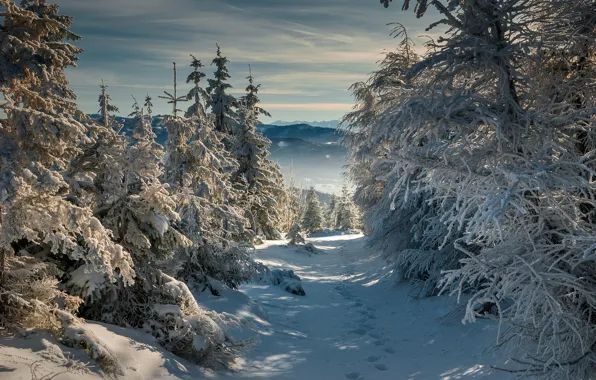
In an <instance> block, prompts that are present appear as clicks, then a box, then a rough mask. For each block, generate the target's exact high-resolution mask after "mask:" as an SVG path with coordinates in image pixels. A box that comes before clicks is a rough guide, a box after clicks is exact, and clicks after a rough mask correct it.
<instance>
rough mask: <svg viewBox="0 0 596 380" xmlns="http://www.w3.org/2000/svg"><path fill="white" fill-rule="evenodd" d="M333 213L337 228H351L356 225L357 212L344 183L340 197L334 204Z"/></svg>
mask: <svg viewBox="0 0 596 380" xmlns="http://www.w3.org/2000/svg"><path fill="white" fill-rule="evenodd" d="M333 215H334V216H335V217H334V219H335V229H337V230H351V229H355V228H357V227H358V214H357V211H356V207H355V205H354V203H353V202H352V196H351V194H350V192H349V191H348V187H347V186H346V185H344V186H343V187H342V190H341V197H340V198H339V201H338V202H337V203H336V204H335V206H334V211H333Z"/></svg>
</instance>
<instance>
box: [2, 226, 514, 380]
mask: <svg viewBox="0 0 596 380" xmlns="http://www.w3.org/2000/svg"><path fill="white" fill-rule="evenodd" d="M309 240H310V241H311V242H313V243H314V244H315V245H316V246H317V247H318V248H320V249H321V250H323V252H322V253H320V254H318V255H309V253H308V252H306V251H304V250H302V249H300V248H288V247H285V246H284V245H283V242H281V241H269V242H267V243H266V244H265V245H264V246H262V247H259V248H258V250H257V253H256V257H257V259H258V260H259V261H262V262H263V263H265V264H267V265H268V266H270V267H271V269H278V268H279V269H292V270H294V272H295V273H296V274H297V275H298V276H300V277H301V279H302V283H303V284H302V285H303V287H304V290H305V291H306V296H304V297H300V296H296V295H292V294H289V293H287V292H285V291H284V290H283V289H281V288H280V287H277V286H272V285H256V284H251V285H245V286H243V287H242V288H241V292H236V291H229V290H226V291H224V292H223V293H222V295H221V296H220V297H214V296H211V295H209V296H207V295H206V293H202V294H200V295H199V296H198V297H197V298H198V300H199V302H200V303H201V304H203V305H204V306H206V307H209V308H212V309H215V310H217V311H224V312H228V313H233V314H235V315H237V316H240V317H244V318H246V319H247V320H249V321H250V322H252V324H253V330H248V329H245V330H239V331H234V332H233V333H232V335H233V336H235V337H237V338H239V339H241V338H250V337H254V336H255V334H257V335H258V336H259V337H260V340H261V342H260V343H258V344H256V345H255V346H254V347H253V349H252V350H251V351H249V352H247V353H246V355H245V357H244V358H242V359H240V360H238V362H237V367H238V371H237V372H235V373H228V374H217V375H216V374H214V373H211V372H209V371H205V370H202V369H199V368H198V367H197V366H195V365H193V364H190V363H188V362H186V361H184V360H182V359H179V358H177V357H175V356H174V355H172V354H170V353H168V352H165V351H164V350H163V349H161V348H159V347H158V346H157V345H156V344H155V342H154V340H153V338H152V337H150V336H147V335H146V334H143V333H141V332H137V331H133V330H127V329H121V328H118V327H113V326H108V325H103V324H90V325H91V329H92V330H93V332H94V333H95V334H96V335H97V336H101V337H102V338H103V339H104V341H105V342H106V345H107V346H108V348H109V349H110V350H111V351H112V352H113V353H115V354H116V356H117V357H118V358H119V360H120V361H121V363H122V365H123V367H125V368H126V373H125V376H124V378H126V379H158V378H159V379H196V378H204V377H206V378H218V379H226V380H227V379H292V380H304V379H306V380H317V379H321V380H322V379H338V380H339V379H351V380H357V379H374V380H383V379H391V380H401V379H404V380H425V379H440V380H455V379H490V380H497V379H498V380H506V379H511V378H512V375H510V374H508V373H503V372H495V371H492V370H491V369H490V368H489V365H491V364H497V363H500V362H501V361H500V359H499V356H498V354H497V353H495V352H494V351H493V350H492V349H490V346H491V344H492V343H493V342H494V338H495V336H496V328H497V326H496V324H495V323H494V322H491V321H480V322H478V323H476V324H473V325H462V324H461V323H460V322H459V318H457V317H451V315H452V314H450V312H451V311H452V310H453V308H454V306H453V301H452V300H449V299H447V298H444V297H435V298H430V299H423V300H413V299H412V298H411V297H410V296H409V294H410V292H411V288H410V287H408V286H406V285H396V283H395V279H394V278H393V276H392V273H391V270H390V268H388V267H387V265H386V264H385V261H384V260H383V259H382V258H381V257H379V255H378V254H376V253H375V252H372V251H370V250H369V249H367V248H365V247H364V241H365V238H364V237H363V236H361V235H336V236H325V237H318V238H314V239H309ZM77 351H78V350H72V349H68V348H65V347H63V346H60V345H59V344H57V342H55V340H53V339H52V338H51V337H48V336H46V335H42V334H35V335H33V336H31V337H29V338H28V339H21V338H19V339H8V338H4V339H2V338H0V379H2V380H5V379H6V380H16V379H42V376H43V375H47V374H50V373H59V372H62V371H65V370H66V369H67V367H66V366H67V365H68V363H71V364H72V362H73V360H75V361H76V360H80V361H89V360H88V359H85V354H84V353H82V352H77ZM69 357H70V358H71V359H73V360H69ZM36 366H37V367H38V373H37V375H35V376H33V375H31V368H32V367H36ZM75 369H76V368H75ZM98 377H99V376H98V375H97V374H95V373H88V374H84V375H81V374H77V373H76V372H73V373H64V374H61V375H59V376H57V377H55V380H71V379H72V380H74V379H81V378H84V379H87V378H98Z"/></svg>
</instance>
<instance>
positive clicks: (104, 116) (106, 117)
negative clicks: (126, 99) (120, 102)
mask: <svg viewBox="0 0 596 380" xmlns="http://www.w3.org/2000/svg"><path fill="white" fill-rule="evenodd" d="M99 88H100V89H101V93H100V94H99V99H98V102H99V115H100V116H99V122H100V123H101V125H103V126H104V127H105V128H109V127H111V126H112V125H113V124H114V119H110V113H112V112H119V111H120V110H119V109H118V107H116V106H115V105H113V104H112V98H111V97H110V95H109V94H108V93H107V89H108V86H106V85H105V84H104V83H103V80H102V81H101V84H100V85H99ZM135 103H136V100H135Z"/></svg>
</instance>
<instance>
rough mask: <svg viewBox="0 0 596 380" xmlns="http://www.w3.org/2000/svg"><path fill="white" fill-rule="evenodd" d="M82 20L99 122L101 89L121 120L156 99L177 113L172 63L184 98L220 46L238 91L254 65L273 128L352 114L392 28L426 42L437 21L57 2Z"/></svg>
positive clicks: (288, 6)
mask: <svg viewBox="0 0 596 380" xmlns="http://www.w3.org/2000/svg"><path fill="white" fill-rule="evenodd" d="M56 2H57V3H58V5H60V9H61V12H62V13H63V14H66V15H69V16H73V17H74V25H73V26H72V28H71V29H72V31H74V32H75V33H77V34H79V35H81V36H82V37H83V40H82V41H78V42H76V45H77V46H79V47H81V48H83V49H84V52H83V54H82V55H81V57H80V62H79V65H78V67H77V68H75V69H72V70H68V73H67V74H68V78H69V80H70V83H71V87H72V88H73V89H74V90H75V91H76V93H77V95H78V102H79V105H80V107H81V108H82V109H83V110H84V111H86V112H88V113H95V112H97V109H98V108H99V107H98V105H97V97H98V94H99V87H98V86H99V84H100V82H101V80H102V79H103V81H104V82H105V83H106V84H107V85H108V91H109V92H110V94H111V97H112V99H113V100H114V103H115V105H116V106H118V107H119V108H120V114H122V115H124V114H128V113H129V111H130V110H131V109H132V102H133V100H132V98H131V95H134V96H135V97H136V98H137V99H139V100H142V99H143V98H144V97H145V95H146V94H149V95H151V96H152V97H153V100H154V101H153V103H154V104H155V109H156V112H155V113H167V112H169V111H170V109H171V107H170V106H169V105H167V104H166V102H165V101H163V100H162V99H157V97H158V96H159V95H163V91H164V90H168V91H171V89H172V67H173V65H172V62H174V61H175V62H176V63H177V66H178V79H179V80H178V82H179V88H180V91H179V92H180V93H183V94H185V93H186V91H188V89H189V88H190V87H189V85H187V84H186V83H184V82H185V79H186V76H187V75H188V73H189V71H190V68H189V64H190V54H194V55H195V56H196V57H197V58H198V59H200V60H201V61H202V62H203V64H205V65H206V66H207V67H205V68H204V70H205V73H206V74H207V75H208V77H210V76H212V74H213V71H214V68H213V66H210V63H211V60H212V59H213V57H214V56H215V51H216V43H218V44H219V45H220V47H221V50H222V53H223V55H225V56H226V57H227V58H228V59H229V60H230V65H229V69H230V73H231V75H232V79H231V84H232V85H233V86H234V90H233V91H232V92H233V93H235V94H236V95H240V94H241V93H242V92H243V91H244V88H245V87H246V79H245V78H246V76H248V70H249V69H248V66H249V64H250V65H251V68H252V74H253V76H254V77H255V80H256V82H257V83H260V84H261V85H262V87H261V91H260V97H261V100H262V102H263V107H264V108H265V109H266V110H268V111H269V112H270V113H271V114H272V118H271V119H267V118H265V119H264V120H263V121H265V122H268V121H272V120H284V121H293V120H306V121H316V120H334V119H339V118H340V117H341V116H342V115H344V114H345V113H346V112H348V111H350V109H351V107H352V105H353V101H352V96H351V93H350V91H349V90H348V88H349V87H350V85H351V84H352V83H354V82H358V81H364V80H366V79H367V78H368V74H369V73H370V72H371V71H373V70H374V69H375V68H376V62H378V61H379V60H380V59H381V58H382V57H383V56H382V53H383V52H384V51H390V50H393V49H394V47H395V46H396V41H395V40H393V38H392V37H391V36H390V32H391V29H392V28H391V26H388V25H387V24H388V23H391V22H400V23H402V24H404V25H405V26H406V27H407V29H408V32H409V34H410V35H411V36H414V37H416V36H418V35H422V34H426V33H427V32H425V31H424V29H425V27H426V26H427V25H428V24H429V22H431V21H432V20H431V18H432V15H431V17H425V18H424V19H422V20H418V19H416V17H415V15H414V14H413V12H411V11H409V12H403V11H401V4H397V2H394V4H392V6H391V7H389V8H388V9H385V8H383V6H382V5H381V4H380V3H379V1H378V0H56Z"/></svg>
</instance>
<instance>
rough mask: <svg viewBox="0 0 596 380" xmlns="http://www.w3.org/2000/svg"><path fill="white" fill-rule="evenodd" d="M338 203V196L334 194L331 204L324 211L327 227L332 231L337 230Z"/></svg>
mask: <svg viewBox="0 0 596 380" xmlns="http://www.w3.org/2000/svg"><path fill="white" fill-rule="evenodd" d="M338 201H339V200H338V198H337V195H335V194H332V195H331V199H330V200H329V204H328V205H327V207H326V208H325V210H324V211H325V225H326V226H327V227H328V228H330V229H335V225H336V215H337V205H338Z"/></svg>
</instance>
